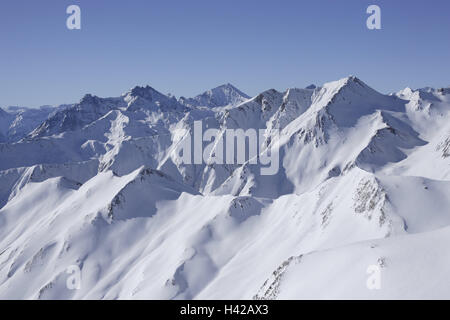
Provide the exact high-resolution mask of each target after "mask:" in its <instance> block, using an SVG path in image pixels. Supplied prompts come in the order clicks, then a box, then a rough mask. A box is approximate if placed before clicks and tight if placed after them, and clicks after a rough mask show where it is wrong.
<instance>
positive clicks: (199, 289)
mask: <svg viewBox="0 0 450 320" xmlns="http://www.w3.org/2000/svg"><path fill="white" fill-rule="evenodd" d="M196 121H201V122H202V124H203V125H204V126H205V128H215V129H217V130H218V132H220V134H222V135H223V134H224V133H225V131H226V130H228V129H244V130H247V129H256V130H264V132H265V135H264V136H265V145H266V146H270V147H272V148H274V150H276V152H277V154H278V155H279V170H278V172H277V173H276V174H274V175H261V173H260V164H253V163H251V162H250V161H246V162H245V163H244V164H216V163H213V164H210V163H204V164H188V163H183V162H182V161H180V157H179V154H177V146H179V145H180V144H181V143H183V141H185V139H187V136H186V135H183V134H181V135H180V134H179V133H180V132H192V131H193V126H194V122H196ZM180 129H183V130H181V131H180ZM217 148H218V144H215V146H214V148H213V150H212V152H211V156H213V153H215V152H217V151H218V150H217ZM449 240H450V88H438V89H434V88H423V89H416V90H413V89H410V88H406V89H404V90H401V91H399V92H396V93H392V94H388V95H385V94H382V93H379V92H377V91H376V90H374V89H372V88H371V87H370V86H368V85H367V84H366V83H364V82H363V81H362V80H360V79H358V78H357V77H354V76H349V77H346V78H343V79H340V80H337V81H333V82H329V83H325V84H323V85H322V86H315V85H311V86H308V87H307V88H304V89H303V88H290V89H287V90H286V91H284V92H280V91H277V90H275V89H270V90H267V91H264V92H261V93H260V94H258V95H256V96H254V97H250V96H248V95H246V94H245V93H243V92H242V91H240V90H239V89H237V88H235V87H234V86H233V85H231V84H226V85H223V86H219V87H217V88H214V89H211V90H208V91H206V92H204V93H202V94H200V95H198V96H196V97H193V98H184V97H181V98H178V99H177V98H176V97H173V96H170V95H165V94H162V93H160V92H158V91H157V90H155V89H154V88H152V87H150V86H146V87H135V88H133V89H131V90H130V91H128V92H126V93H124V94H122V95H121V96H118V97H112V98H101V97H97V96H93V95H90V94H87V95H85V96H84V97H83V98H82V99H81V100H80V101H79V102H78V103H74V104H70V105H62V106H58V107H50V106H45V107H41V108H39V109H29V108H24V107H8V108H5V109H0V299H330V298H338V299H417V298H425V299H431V298H438V299H448V298H450V285H449V284H450V275H449V273H448V268H449V267H450V251H449V250H447V249H446V247H447V246H448V241H449ZM71 266H76V267H77V268H79V269H80V271H81V283H80V287H79V289H78V290H70V289H69V288H68V286H67V279H68V277H70V274H68V272H67V270H68V268H70V267H71ZM373 266H375V267H377V268H379V270H380V272H379V276H380V286H379V288H377V289H370V288H368V286H367V281H368V279H369V278H370V277H371V275H370V274H369V273H368V270H371V269H370V268H371V267H373Z"/></svg>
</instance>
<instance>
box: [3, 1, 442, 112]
mask: <svg viewBox="0 0 450 320" xmlns="http://www.w3.org/2000/svg"><path fill="white" fill-rule="evenodd" d="M70 4H77V5H79V6H80V7H81V10H82V30H80V31H70V30H68V29H67V28H66V19H67V17H68V15H67V14H66V8H67V7H68V6H69V5H70ZM370 4H378V5H379V6H380V7H381V9H382V28H383V29H382V30H375V31H371V30H368V29H367V28H366V19H367V17H368V15H367V14H366V8H367V7H368V5H370ZM449 16H450V1H448V0H428V1H423V0H410V1H406V0H387V1H377V0H371V1H365V0H327V1H325V0H314V1H312V0H310V1H301V0H276V1H275V0H271V1H266V0H227V1H218V0H189V1H188V0H164V1H162V0H161V1H153V0H127V1H119V0H114V1H113V0H69V1H67V0H1V1H0V106H8V105H25V106H31V107H36V106H39V105H43V104H60V103H70V102H76V101H78V100H79V99H80V98H81V97H82V96H83V95H84V94H85V93H92V94H96V95H99V96H118V95H120V94H121V93H123V92H125V91H126V90H128V89H129V88H131V87H133V86H135V85H144V84H149V85H151V86H152V87H154V88H155V89H157V90H159V91H161V92H163V93H169V92H170V93H172V94H175V95H176V96H180V95H183V96H192V95H195V94H197V93H200V92H202V91H204V90H206V89H209V88H212V87H214V86H217V85H220V84H223V83H227V82H230V83H232V84H234V85H235V86H237V87H239V88H240V89H242V90H243V91H245V92H247V93H248V94H250V95H255V94H257V93H259V92H261V91H263V90H266V89H269V88H275V89H278V90H284V89H285V88H287V87H304V86H307V85H309V84H311V83H316V84H322V83H324V82H327V81H331V80H335V79H338V78H342V77H345V76H347V75H350V74H352V75H356V76H358V77H360V78H361V79H362V80H364V81H365V82H366V83H368V84H369V85H371V86H372V87H374V88H375V89H377V90H380V91H382V92H390V91H394V90H398V89H401V88H403V87H406V86H411V87H413V88H416V87H423V86H435V87H442V86H448V85H450V79H449V75H450V36H449V34H450V17H449Z"/></svg>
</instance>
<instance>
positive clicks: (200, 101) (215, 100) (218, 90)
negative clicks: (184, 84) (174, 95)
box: [182, 83, 250, 107]
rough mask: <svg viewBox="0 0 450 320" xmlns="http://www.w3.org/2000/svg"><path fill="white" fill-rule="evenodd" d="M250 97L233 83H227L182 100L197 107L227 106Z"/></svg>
mask: <svg viewBox="0 0 450 320" xmlns="http://www.w3.org/2000/svg"><path fill="white" fill-rule="evenodd" d="M248 99H250V97H249V96H248V95H247V94H245V93H243V92H242V91H241V90H239V89H237V88H236V87H235V86H233V85H232V84H231V83H226V84H223V85H220V86H218V87H215V88H213V89H210V90H208V91H205V92H203V93H202V94H199V95H198V96H196V97H194V98H189V99H182V100H183V102H184V103H187V104H189V105H192V106H195V107H202V106H203V107H204V106H209V107H225V106H229V105H231V106H235V105H238V104H240V103H242V102H244V101H246V100H248Z"/></svg>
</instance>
